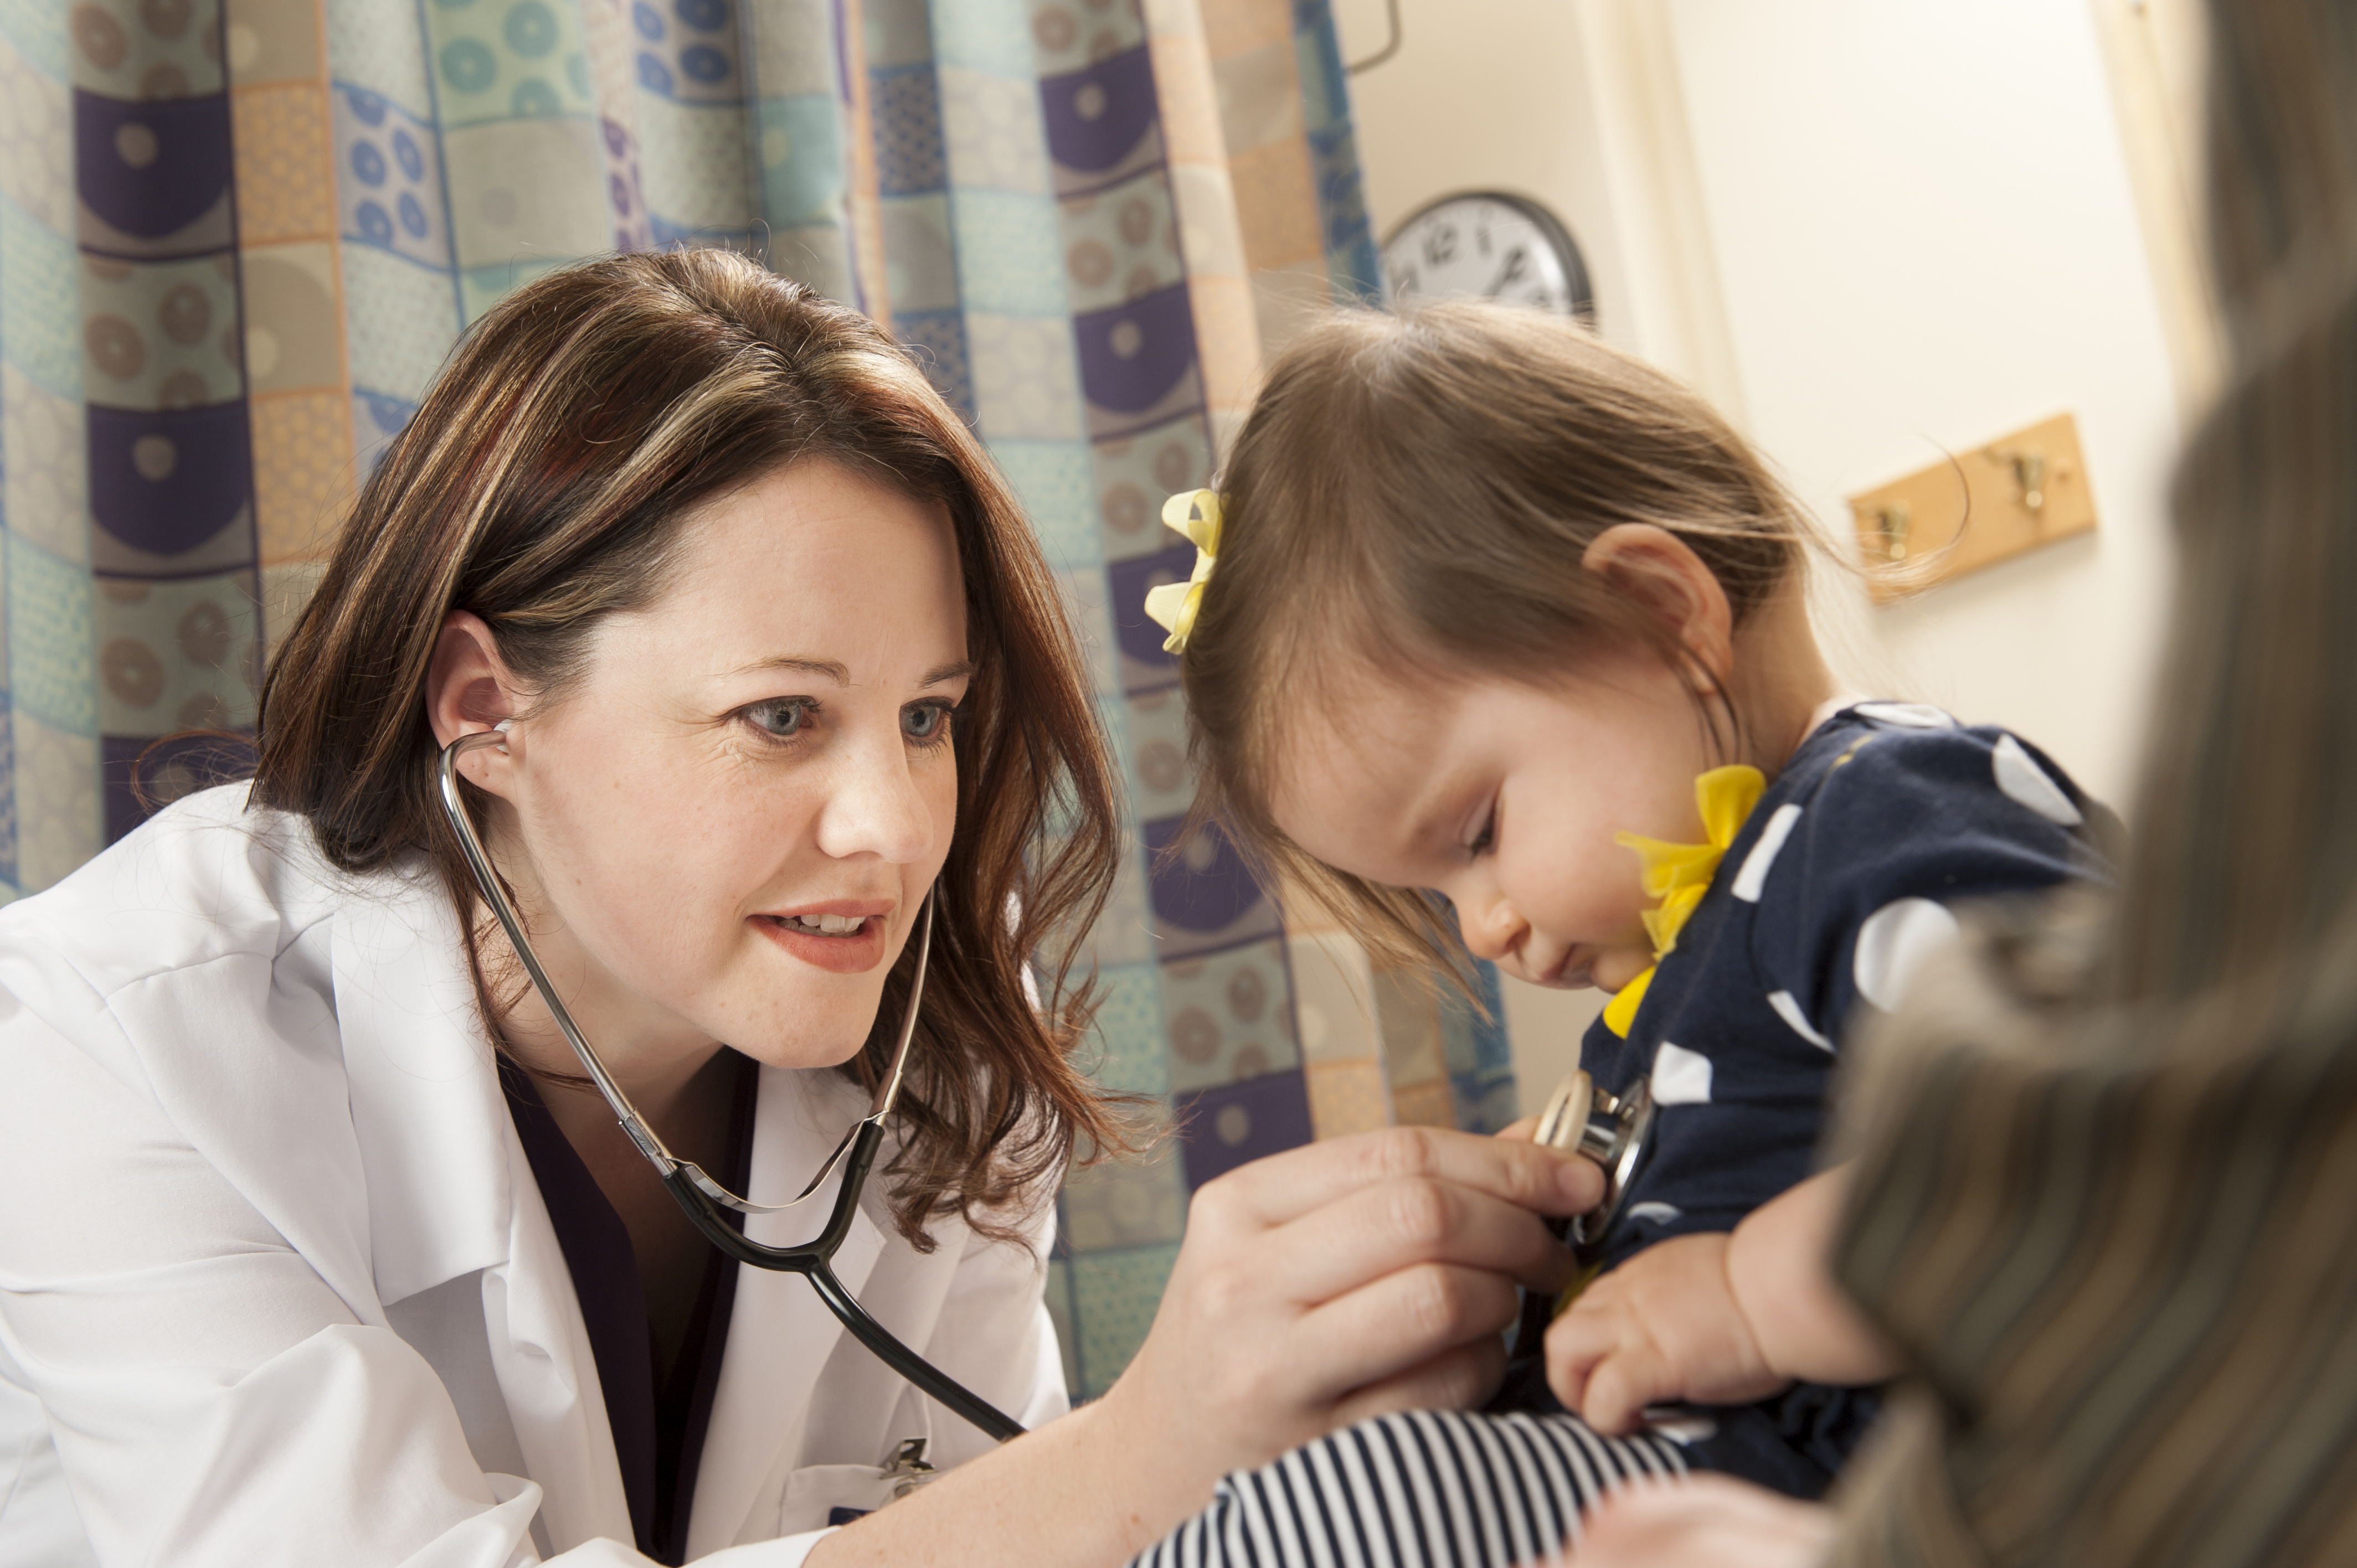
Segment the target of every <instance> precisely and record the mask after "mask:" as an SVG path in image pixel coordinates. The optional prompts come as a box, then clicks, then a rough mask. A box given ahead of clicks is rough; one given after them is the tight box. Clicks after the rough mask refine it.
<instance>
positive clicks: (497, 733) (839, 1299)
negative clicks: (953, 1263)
mask: <svg viewBox="0 0 2357 1568" xmlns="http://www.w3.org/2000/svg"><path fill="white" fill-rule="evenodd" d="M506 729H507V726H506V725H504V724H502V725H500V727H499V728H498V729H491V730H481V731H478V732H477V733H475V734H473V735H463V736H459V737H458V738H457V739H456V740H454V741H452V742H451V743H450V744H449V745H448V746H444V747H443V748H442V757H441V766H440V779H441V787H442V810H443V811H444V812H445V813H446V814H447V816H448V817H449V819H450V826H451V829H452V831H453V832H456V833H457V835H458V846H459V848H460V849H461V850H462V851H463V852H464V853H465V854H466V857H467V865H468V869H469V870H470V871H472V872H473V873H474V876H475V886H476V888H477V889H478V890H479V892H480V893H481V894H482V896H483V899H484V901H485V902H486V903H488V904H490V907H491V912H492V913H493V914H495V915H497V916H498V917H499V921H500V928H501V929H503V930H505V931H506V932H507V937H508V942H509V945H510V946H511V947H513V948H514V949H515V954H516V957H517V958H518V959H519V960H521V961H522V964H523V968H524V973H525V974H527V975H528V976H530V977H531V980H532V985H533V990H534V991H537V992H538V993H540V999H541V1001H542V1002H544V1003H545V1004H547V1007H548V1011H549V1014H550V1015H551V1016H552V1017H554V1019H555V1020H556V1026H557V1027H558V1028H559V1029H560V1030H562V1031H563V1032H564V1035H565V1040H566V1042H567V1043H568V1044H570V1045H571V1046H572V1047H573V1054H574V1055H575V1056H576V1057H578V1058H581V1066H582V1068H583V1069H585V1070H586V1071H587V1073H588V1074H589V1079H590V1081H591V1082H592V1083H594V1084H596V1085H597V1092H598V1093H600V1094H602V1095H604V1096H605V1097H606V1103H607V1104H608V1106H610V1107H611V1108H612V1109H613V1112H614V1114H615V1116H616V1117H617V1118H618V1119H619V1121H620V1122H621V1126H622V1131H623V1132H624V1133H627V1134H628V1135H629V1137H630V1142H631V1143H633V1144H637V1145H638V1148H639V1152H640V1154H642V1155H646V1157H647V1158H648V1160H650V1161H651V1162H652V1164H653V1165H654V1167H655V1170H656V1172H657V1173H658V1174H659V1175H660V1176H662V1184H663V1186H664V1187H666V1188H668V1189H669V1190H670V1193H671V1196H672V1198H673V1201H674V1202H676V1203H677V1204H678V1205H679V1207H680V1210H681V1212H682V1213H683V1214H685V1215H686V1216H687V1218H688V1222H689V1223H690V1224H692V1225H694V1227H695V1228H696V1230H700V1231H702V1232H703V1233H704V1238H705V1240H707V1241H710V1242H711V1243H712V1244H713V1245H714V1246H716V1247H717V1248H719V1249H720V1250H721V1251H723V1252H725V1253H726V1254H727V1255H728V1256H729V1257H731V1258H734V1259H736V1260H737V1262H740V1263H749V1264H751V1265H752V1266H753V1267H755V1268H757V1269H771V1270H775V1271H777V1272H779V1273H792V1274H800V1275H802V1277H803V1278H804V1279H807V1280H809V1281H810V1283H811V1288H812V1289H813V1290H814V1291H816V1292H817V1293H818V1297H819V1299H820V1300H821V1301H823V1302H824V1303H825V1304H826V1308H827V1310H828V1311H829V1312H832V1313H833V1314H834V1316H835V1320H836V1321H837V1322H839V1323H841V1324H842V1325H843V1326H844V1327H845V1329H847V1330H849V1331H850V1333H851V1337H853V1338H855V1339H856V1340H858V1341H859V1342H860V1343H861V1344H862V1345H864V1346H866V1348H868V1349H869V1350H870V1351H871V1352H873V1353H874V1355H875V1356H876V1358H877V1359H878V1360H880V1361H882V1362H883V1363H884V1364H885V1365H886V1366H888V1367H889V1368H891V1369H893V1370H894V1371H896V1372H898V1373H899V1374H900V1375H901V1376H902V1377H904V1378H906V1379H908V1380H909V1382H910V1383H912V1384H914V1385H915V1386H916V1387H917V1388H918V1389H919V1390H920V1391H922V1392H923V1393H925V1394H927V1395H928V1396H930V1397H931V1398H932V1399H933V1400H935V1401H937V1402H939V1403H941V1404H942V1406H943V1407H945V1408H946V1409H948V1410H951V1411H952V1412H956V1413H957V1414H958V1415H960V1416H962V1417H963V1418H964V1419H965V1420H967V1421H969V1422H972V1423H974V1425H975V1426H976V1427H978V1428H980V1429H981V1430H982V1431H984V1432H985V1433H987V1434H989V1435H990V1436H992V1437H994V1438H996V1439H997V1440H998V1441H999V1442H1001V1443H1005V1442H1006V1441H1007V1440H1008V1439H1010V1438H1016V1437H1020V1436H1022V1435H1023V1427H1022V1426H1021V1424H1020V1423H1017V1422H1016V1421H1015V1420H1014V1419H1013V1418H1012V1417H1010V1416H1008V1415H1006V1413H1005V1412H1002V1411H1000V1410H998V1409H996V1407H995V1406H993V1405H992V1404H991V1403H990V1402H988V1401H986V1400H985V1399H983V1398H981V1397H980V1396H979V1395H976V1394H974V1392H972V1391H969V1390H968V1389H966V1388H965V1387H964V1386H963V1385H962V1384H960V1383H959V1382H958V1381H957V1380H954V1379H952V1378H951V1377H950V1376H948V1375H947V1374H946V1373H944V1372H942V1370H941V1369H939V1368H937V1367H935V1366H934V1365H933V1364H932V1363H931V1362H930V1361H928V1360H926V1359H924V1358H923V1357H922V1356H920V1355H918V1354H917V1353H916V1352H915V1351H914V1350H911V1349H909V1348H908V1347H907V1346H906V1345H903V1344H901V1343H900V1341H899V1339H897V1338H895V1337H893V1335H892V1332H891V1331H890V1330H889V1329H888V1328H886V1327H885V1326H883V1325H882V1324H880V1323H878V1322H877V1321H876V1319H874V1318H873V1317H871V1316H868V1315H867V1310H866V1308H865V1307H863V1306H861V1305H859V1302H858V1299H857V1298H856V1296H854V1295H853V1294H851V1293H850V1292H849V1291H848V1290H846V1289H845V1288H844V1284H843V1282H842V1281H841V1280H839V1279H837V1278H835V1275H834V1254H835V1252H836V1251H837V1250H839V1249H840V1248H841V1247H842V1245H843V1242H844V1239H845V1237H846V1236H848V1235H850V1233H851V1220H852V1216H853V1215H854V1214H855V1213H856V1212H857V1210H858V1208H859V1195H860V1193H861V1191H862V1190H863V1189H864V1188H865V1187H866V1184H867V1173H868V1169H869V1167H870V1166H872V1165H875V1163H876V1152H877V1149H878V1148H880V1147H881V1146H882V1145H883V1142H884V1119H885V1118H886V1117H887V1116H889V1115H890V1114H891V1113H892V1107H893V1104H894V1102H895V1101H897V1100H898V1099H899V1094H900V1079H901V1075H902V1073H903V1071H904V1070H905V1069H906V1068H907V1066H908V1062H909V1042H910V1041H911V1040H912V1039H914V1038H915V1036H916V1033H917V1008H918V1004H920V1002H921V1001H922V1000H923V999H924V994H925V965H926V962H927V961H928V960H930V959H931V956H932V949H933V904H934V901H935V896H934V895H932V894H931V893H928V894H927V895H926V897H925V903H924V918H923V920H922V922H921V923H920V926H919V929H918V933H917V963H916V969H915V971H914V972H912V973H911V975H910V977H909V1004H908V1008H907V1010H906V1012H905V1013H904V1014H903V1015H902V1016H901V1019H900V1038H899V1045H898V1047H896V1048H895V1050H894V1051H893V1053H892V1065H891V1067H890V1068H889V1069H888V1070H887V1071H886V1073H885V1074H884V1077H883V1079H882V1080H881V1081H880V1082H878V1083H877V1086H876V1096H875V1099H874V1100H873V1101H871V1102H870V1104H869V1106H868V1111H867V1114H866V1116H864V1117H862V1118H861V1119H860V1120H859V1121H858V1122H856V1123H854V1125H853V1126H852V1128H851V1130H850V1131H849V1132H847V1133H845V1134H844V1136H843V1141H842V1142H841V1143H839V1144H836V1145H835V1146H834V1154H832V1155H828V1156H827V1159H826V1163H825V1164H824V1165H821V1166H820V1167H819V1170H818V1174H817V1175H816V1176H813V1177H812V1178H811V1180H810V1185H809V1186H807V1187H803V1188H802V1193H801V1195H800V1196H799V1197H795V1198H794V1199H793V1200H792V1201H791V1202H789V1203H779V1204H759V1203H753V1202H750V1201H748V1200H747V1199H745V1198H742V1197H737V1195H736V1194H735V1193H732V1192H730V1191H729V1190H728V1189H727V1188H726V1187H722V1186H721V1185H720V1184H719V1183H718V1182H716V1181H714V1180H713V1179H712V1178H711V1177H710V1176H707V1175H705V1172H704V1171H703V1169H702V1168H701V1167H700V1166H698V1165H696V1164H695V1163H694V1161H693V1160H683V1159H680V1158H679V1157H678V1156H676V1155H673V1153H672V1152H671V1150H670V1149H668V1148H667V1147H665V1146H664V1144H663V1141H662V1138H660V1137H659V1136H657V1135H656V1133H655V1130H654V1129H653V1128H652V1127H651V1126H649V1125H648V1124H647V1121H646V1118H645V1117H643V1116H641V1115H640V1114H639V1111H638V1107H636V1106H635V1105H633V1104H631V1103H630V1096H629V1095H627V1094H625V1093H624V1092H623V1091H622V1086H621V1085H620V1084H619V1083H617V1082H615V1081H614V1078H613V1075H612V1074H610V1073H608V1071H607V1070H606V1064H605V1063H604V1062H603V1061H601V1060H599V1059H598V1057H597V1052H596V1051H594V1050H592V1049H591V1048H590V1047H589V1042H588V1040H587V1039H586V1038H584V1037H583V1036H582V1033H581V1030H580V1027H579V1026H577V1025H576V1024H575V1023H574V1021H573V1015H572V1014H571V1013H570V1012H569V1011H567V1010H566V1008H565V1003H564V1001H563V999H562V998H560V997H559V996H558V995H557V994H556V988H555V986H554V985H552V984H550V983H549V979H548V974H547V972H545V971H544V970H543V969H542V968H541V966H540V956H539V954H537V953H535V952H534V951H533V947H532V940H531V939H530V938H528V937H527V936H525V935H524V929H523V921H522V918H520V917H519V916H518V915H517V913H516V910H515V906H514V904H513V903H512V902H511V900H510V899H509V897H508V895H507V887H506V886H505V884H503V883H502V882H501V881H500V876H499V873H498V872H497V871H496V870H495V869H494V868H493V867H492V865H491V860H490V854H487V853H486V852H485V850H484V848H483V841H482V840H481V839H480V838H479V836H477V834H476V832H475V823H474V820H473V818H472V817H470V816H469V815H468V811H467V805H466V801H465V800H464V799H463V798H462V797H461V795H460V793H459V790H458V758H459V757H462V756H464V755H465V754H466V753H468V751H471V750H473V749H474V748H475V747H477V746H503V745H505V744H506V741H507V736H506V733H505V731H506ZM837 1169H840V1170H841V1172H842V1173H843V1181H842V1185H841V1186H840V1187H837V1188H836V1190H835V1195H834V1212H833V1213H831V1214H829V1215H828V1216H827V1221H826V1226H825V1228H824V1229H823V1230H821V1231H820V1232H819V1233H818V1236H817V1237H816V1238H815V1239H814V1240H810V1241H805V1242H803V1243H802V1245H801V1246H798V1247H768V1246H764V1245H762V1244H761V1243H760V1242H759V1241H756V1240H752V1238H750V1237H748V1236H747V1235H746V1234H745V1233H744V1232H743V1231H741V1230H738V1229H737V1227H736V1225H735V1224H733V1223H731V1222H730V1220H729V1219H728V1217H727V1216H726V1214H725V1213H723V1212H722V1210H723V1209H724V1208H728V1209H734V1210H736V1211H737V1212H738V1213H742V1214H775V1213H778V1212H780V1210H783V1209H788V1208H793V1207H794V1205H795V1204H798V1203H800V1202H802V1199H803V1198H806V1197H810V1196H811V1195H812V1194H813V1193H814V1192H816V1191H817V1190H818V1189H819V1187H820V1185H821V1184H822V1183H823V1182H824V1181H825V1180H826V1178H827V1175H828V1173H829V1172H831V1171H834V1170H837Z"/></svg>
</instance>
